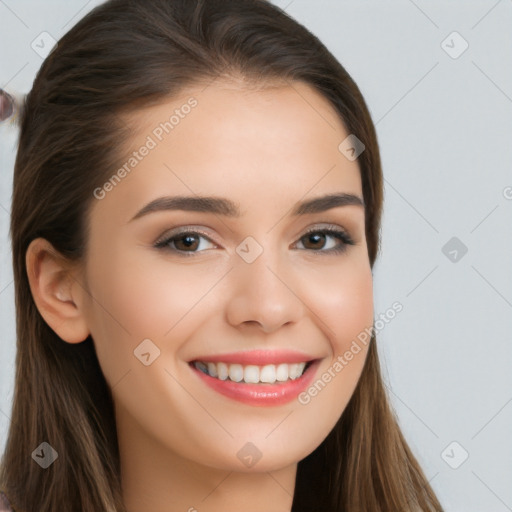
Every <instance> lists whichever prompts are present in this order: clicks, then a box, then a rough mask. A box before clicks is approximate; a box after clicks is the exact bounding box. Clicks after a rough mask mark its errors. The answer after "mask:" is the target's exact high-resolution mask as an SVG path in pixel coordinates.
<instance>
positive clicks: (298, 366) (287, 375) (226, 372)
mask: <svg viewBox="0 0 512 512" xmlns="http://www.w3.org/2000/svg"><path fill="white" fill-rule="evenodd" d="M194 366H195V367H196V368H197V369H198V370H200V371H202V372H203V373H206V374H207V375H210V377H216V378H217V379H220V380H226V379H227V378H229V379H230V380H232V381H234V382H241V381H244V382H246V383H248V384H257V383H258V382H265V383H268V384H273V383H274V382H275V381H276V380H277V381H279V382H284V381H286V380H288V379H292V380H295V379H298V378H299V377H300V376H301V375H302V373H303V372H304V368H305V366H306V363H294V364H286V363H282V364H278V365H275V364H267V365H265V366H256V365H253V364H249V365H247V366H243V365H241V364H227V363H204V362H202V361H195V362H194Z"/></svg>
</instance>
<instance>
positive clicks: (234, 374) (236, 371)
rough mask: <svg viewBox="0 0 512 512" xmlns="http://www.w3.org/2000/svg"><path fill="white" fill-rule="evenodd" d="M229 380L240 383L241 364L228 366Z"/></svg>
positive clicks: (241, 376) (241, 377)
mask: <svg viewBox="0 0 512 512" xmlns="http://www.w3.org/2000/svg"><path fill="white" fill-rule="evenodd" d="M229 378H230V379H231V380H233V381H235V382H240V381H241V380H243V378H244V367H243V366H242V365H241V364H230V365H229Z"/></svg>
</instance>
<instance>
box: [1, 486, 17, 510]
mask: <svg viewBox="0 0 512 512" xmlns="http://www.w3.org/2000/svg"><path fill="white" fill-rule="evenodd" d="M0 512H14V511H13V509H12V507H11V503H10V502H9V500H8V498H7V496H6V495H5V493H4V492H3V491H0Z"/></svg>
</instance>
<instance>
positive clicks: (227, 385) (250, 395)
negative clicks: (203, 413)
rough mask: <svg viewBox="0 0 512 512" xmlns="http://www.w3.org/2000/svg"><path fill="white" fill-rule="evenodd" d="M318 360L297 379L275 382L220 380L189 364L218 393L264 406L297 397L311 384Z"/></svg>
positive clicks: (286, 401) (246, 402) (249, 403)
mask: <svg viewBox="0 0 512 512" xmlns="http://www.w3.org/2000/svg"><path fill="white" fill-rule="evenodd" d="M319 362H320V361H319V360H317V361H314V362H313V363H312V364H311V365H310V366H309V367H308V368H307V370H306V371H305V372H304V373H303V374H302V375H301V376H300V377H299V378H298V379H295V380H289V381H286V382H276V383H275V384H247V383H245V382H233V381H231V380H220V379H217V378H215V377H210V375H206V373H203V372H202V371H200V370H198V369H197V368H196V367H195V366H194V365H193V364H192V363H191V364H190V365H189V366H190V367H191V368H192V370H193V371H194V372H195V373H196V374H197V375H198V376H199V378H200V379H202V380H203V382H204V383H205V384H207V385H208V386H210V387H211V388H212V389H213V390H215V391H217V392H218V393H220V394H222V395H224V396H227V397H228V398H231V399H233V400H237V401H238V402H242V403H244V404H248V405H253V406H260V407H261V406H263V407H265V406H274V405H282V404H285V403H288V402H291V401H292V400H293V399H294V398H297V396H298V395H299V394H300V393H301V392H302V391H304V390H305V389H306V388H307V387H308V386H309V385H310V384H311V381H312V380H313V378H314V376H315V373H316V369H317V368H318V365H319Z"/></svg>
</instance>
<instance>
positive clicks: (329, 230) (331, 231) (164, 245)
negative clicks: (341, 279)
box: [154, 226, 355, 258]
mask: <svg viewBox="0 0 512 512" xmlns="http://www.w3.org/2000/svg"><path fill="white" fill-rule="evenodd" d="M311 234H323V235H329V236H331V237H333V238H337V239H338V240H340V241H341V242H342V244H341V245H340V246H339V247H336V248H331V249H328V250H326V251H324V250H321V249H320V250H315V249H301V250H306V251H310V252H313V253H320V254H322V253H323V254H333V255H334V254H342V253H344V252H345V251H346V249H347V245H355V243H354V241H353V240H352V238H351V237H350V235H349V234H348V233H347V232H346V231H344V230H342V229H339V228H338V227H336V226H327V227H325V228H320V229H318V228H316V229H309V230H307V231H306V232H305V233H304V234H303V235H302V236H301V237H300V238H299V241H301V240H302V239H303V238H305V237H307V236H308V235H311ZM185 235H201V236H202V237H204V238H206V239H207V240H208V241H209V242H211V243H213V244H215V242H214V241H213V240H211V239H210V237H209V236H208V235H207V234H206V233H204V232H202V231H200V230H192V229H183V230H181V231H179V232H177V233H173V234H172V236H166V237H165V238H163V239H162V238H161V239H159V240H157V241H156V242H155V244H154V247H155V248H157V249H159V250H163V251H170V252H173V253H176V254H177V255H179V256H184V257H186V258H187V257H191V256H194V255H195V254H198V253H201V252H203V251H182V250H180V249H173V248H171V247H170V246H169V244H170V243H171V242H175V241H176V240H179V239H181V238H182V237H184V236H185Z"/></svg>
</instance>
